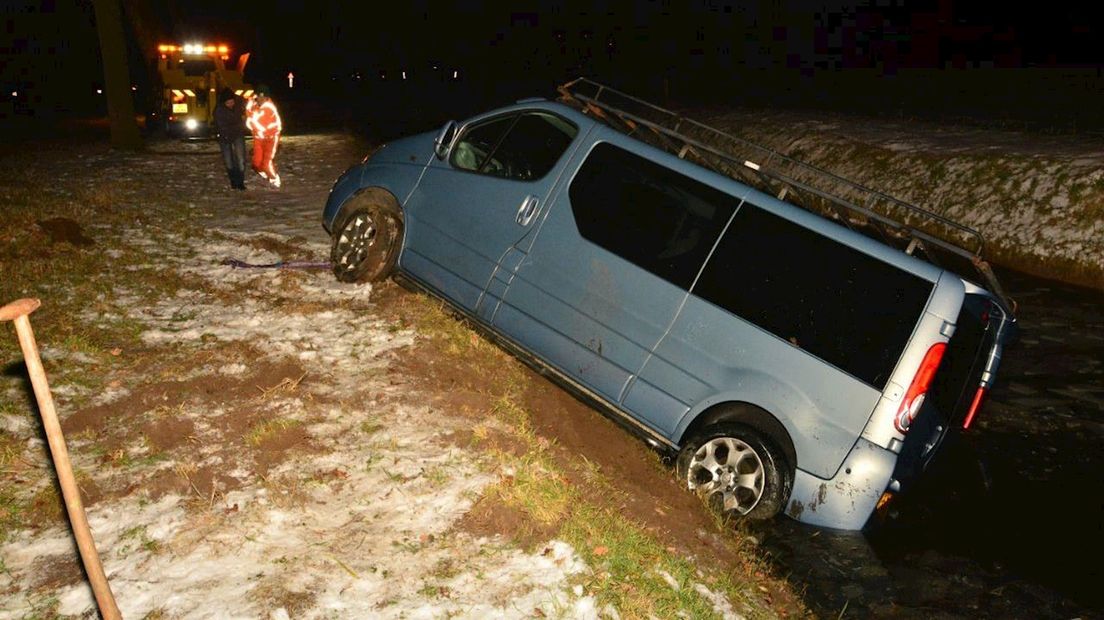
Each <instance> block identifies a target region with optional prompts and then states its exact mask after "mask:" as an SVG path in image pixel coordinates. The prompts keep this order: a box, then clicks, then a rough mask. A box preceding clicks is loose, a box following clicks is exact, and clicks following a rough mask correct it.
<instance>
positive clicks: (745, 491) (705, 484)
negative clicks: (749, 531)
mask: <svg viewBox="0 0 1104 620" xmlns="http://www.w3.org/2000/svg"><path fill="white" fill-rule="evenodd" d="M677 471H678V476H679V480H682V481H683V483H684V484H685V485H686V488H688V489H689V490H691V491H693V492H694V493H696V494H697V495H698V496H699V497H701V498H702V499H703V500H705V501H706V502H707V503H708V504H709V506H710V507H711V508H712V509H713V510H716V511H717V512H718V513H720V514H721V515H722V516H724V517H726V518H736V519H754V520H761V519H769V518H771V517H773V516H775V515H776V514H778V513H779V512H780V511H781V510H782V508H783V507H784V506H785V504H786V500H787V499H789V495H790V489H791V487H792V486H793V473H792V472H791V471H790V467H789V465H788V464H787V463H786V461H785V458H784V457H783V456H782V451H781V450H779V449H778V448H776V447H775V446H774V444H773V443H772V442H771V441H770V440H768V439H766V438H765V437H763V435H761V434H760V433H759V432H757V431H755V430H754V429H752V428H750V427H747V426H744V425H742V424H732V423H723V422H722V423H720V424H714V425H712V426H708V427H706V428H704V429H702V430H701V431H700V432H699V433H697V434H696V435H694V436H693V437H691V438H690V440H689V441H688V442H687V443H686V444H685V445H684V446H683V448H682V450H681V451H679V455H678V463H677Z"/></svg>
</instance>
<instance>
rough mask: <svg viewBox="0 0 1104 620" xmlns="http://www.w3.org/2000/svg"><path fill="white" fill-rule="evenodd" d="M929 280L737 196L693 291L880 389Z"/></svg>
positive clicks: (917, 314)
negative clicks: (740, 202)
mask: <svg viewBox="0 0 1104 620" xmlns="http://www.w3.org/2000/svg"><path fill="white" fill-rule="evenodd" d="M933 286H934V285H933V284H932V283H930V282H927V281H925V280H923V279H921V278H918V277H916V276H914V275H912V274H910V273H907V272H905V271H902V270H900V269H898V268H896V267H894V266H893V265H890V264H889V263H885V262H883V261H880V260H878V259H876V258H874V257H872V256H869V255H867V254H864V253H862V252H859V251H858V250H855V249H853V248H850V247H848V246H846V245H844V244H842V243H839V242H837V241H834V240H832V239H829V238H828V237H825V236H823V235H820V234H818V233H816V232H813V231H812V230H809V229H808V228H805V227H803V226H800V225H798V224H795V223H794V222H791V221H789V220H787V219H785V218H782V217H779V216H777V215H774V214H772V213H769V212H767V211H766V210H764V209H762V208H759V207H756V206H755V205H752V204H750V203H747V202H745V203H744V204H743V206H741V207H740V210H739V211H738V212H737V213H736V217H735V218H733V221H732V225H731V226H730V227H729V229H728V232H726V233H725V236H724V238H723V239H721V242H720V243H719V244H718V245H717V250H716V251H715V252H714V254H713V255H712V257H710V259H709V264H707V265H706V266H705V270H704V271H703V272H702V275H701V278H699V280H698V283H697V285H696V286H695V287H694V291H693V292H694V294H695V295H698V296H699V297H701V298H702V299H705V300H706V301H709V302H710V303H713V304H715V305H717V306H720V307H721V308H724V309H726V310H728V311H729V312H731V313H733V314H735V315H737V316H739V317H741V318H743V319H745V320H747V321H750V322H752V323H754V324H756V325H758V326H759V327H761V328H763V329H765V330H767V331H768V332H770V333H772V334H774V335H775V336H778V337H779V338H781V339H783V340H786V341H789V342H790V343H791V344H793V345H795V346H798V347H800V348H802V349H804V350H806V351H808V352H809V353H812V354H813V355H816V356H817V357H819V358H821V359H822V360H824V361H826V362H828V363H830V364H832V365H833V366H835V367H837V368H839V369H840V370H843V371H844V372H847V373H848V374H850V375H852V376H854V377H856V378H858V379H861V380H862V381H865V382H866V383H868V384H870V385H872V386H874V387H876V388H877V389H879V390H881V389H883V388H884V387H885V383H886V381H887V380H888V379H889V375H890V373H891V372H893V368H894V367H895V366H896V364H897V360H898V358H900V357H901V353H902V352H903V351H904V349H905V345H906V344H908V340H909V338H910V337H911V336H912V331H913V328H915V326H916V323H917V321H919V320H920V313H921V312H922V311H923V309H924V306H925V305H926V304H927V301H928V297H929V295H930V294H931V291H932V288H933Z"/></svg>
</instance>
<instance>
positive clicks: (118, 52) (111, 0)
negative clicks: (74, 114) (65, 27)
mask: <svg viewBox="0 0 1104 620" xmlns="http://www.w3.org/2000/svg"><path fill="white" fill-rule="evenodd" d="M93 5H94V6H95V9H96V30H97V31H98V32H99V34H100V55H101V56H102V57H103V68H104V92H105V93H106V94H107V115H108V117H109V118H110V120H111V145H112V146H114V147H115V148H122V149H140V148H142V137H141V136H140V135H139V134H138V121H137V120H135V118H134V100H133V99H132V98H131V97H132V96H131V94H130V70H129V69H128V68H127V57H126V38H125V36H124V35H123V21H122V14H121V12H120V10H119V0H93Z"/></svg>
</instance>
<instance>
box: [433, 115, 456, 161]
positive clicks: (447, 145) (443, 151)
mask: <svg viewBox="0 0 1104 620" xmlns="http://www.w3.org/2000/svg"><path fill="white" fill-rule="evenodd" d="M457 127H458V125H457V124H456V121H449V122H447V123H445V126H444V127H442V128H441V133H439V134H437V137H436V138H434V139H433V154H434V155H436V156H437V159H444V158H445V157H447V156H448V153H449V150H450V149H451V148H452V141H453V140H455V139H456V128H457Z"/></svg>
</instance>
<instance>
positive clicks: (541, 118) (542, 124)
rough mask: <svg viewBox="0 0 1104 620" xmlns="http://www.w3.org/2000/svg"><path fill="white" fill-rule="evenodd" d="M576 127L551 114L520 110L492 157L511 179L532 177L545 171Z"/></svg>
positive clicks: (540, 175) (571, 138) (575, 130)
mask: <svg viewBox="0 0 1104 620" xmlns="http://www.w3.org/2000/svg"><path fill="white" fill-rule="evenodd" d="M577 133H579V129H578V128H577V127H575V126H574V125H572V124H571V123H568V122H567V121H565V120H562V119H560V118H559V117H557V116H555V115H553V114H545V113H541V112H533V113H528V114H522V115H521V116H520V117H519V118H518V119H517V122H516V123H514V126H513V127H511V128H510V132H509V133H507V134H506V139H505V140H503V141H502V144H500V145H499V147H498V149H497V150H496V151H495V152H494V155H493V157H494V158H495V159H497V160H498V161H500V162H502V164H503V165H504V166H505V168H506V170H507V175H506V176H508V177H509V178H511V179H517V180H519V181H529V180H536V179H539V178H541V177H543V176H544V175H546V174H548V171H549V170H552V167H553V166H555V165H556V162H557V161H559V159H560V156H561V155H563V154H564V151H566V150H567V147H568V146H570V145H571V141H572V140H574V139H575V134H577Z"/></svg>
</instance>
